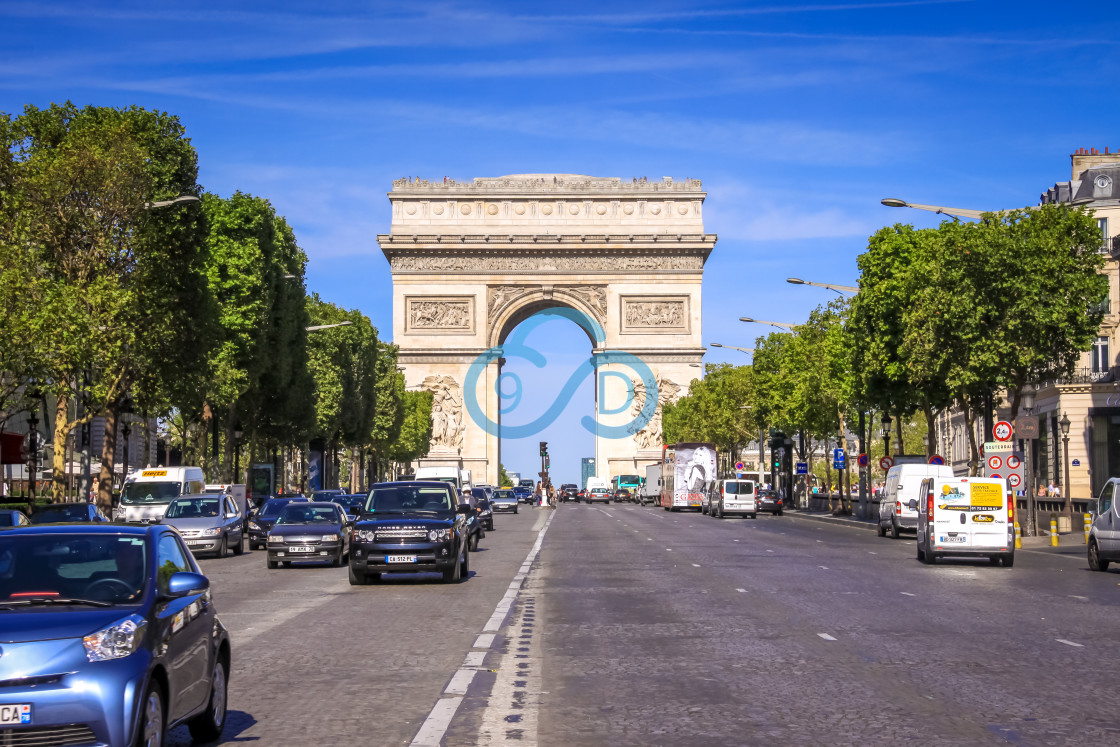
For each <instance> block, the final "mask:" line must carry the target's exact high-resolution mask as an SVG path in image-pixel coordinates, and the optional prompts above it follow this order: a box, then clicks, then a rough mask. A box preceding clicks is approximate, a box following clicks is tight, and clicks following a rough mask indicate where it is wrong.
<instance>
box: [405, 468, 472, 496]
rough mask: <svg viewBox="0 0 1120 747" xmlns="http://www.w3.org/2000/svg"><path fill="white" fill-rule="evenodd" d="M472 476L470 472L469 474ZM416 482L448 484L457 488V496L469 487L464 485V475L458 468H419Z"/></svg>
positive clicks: (415, 478)
mask: <svg viewBox="0 0 1120 747" xmlns="http://www.w3.org/2000/svg"><path fill="white" fill-rule="evenodd" d="M467 474H468V475H469V474H470V473H469V472H468V473H467ZM413 479H414V480H434V481H436V482H446V483H447V484H449V485H454V486H455V495H459V494H460V493H462V492H463V491H464V490H466V489H467V488H468V487H470V486H469V485H464V484H463V474H462V471H460V469H459V468H458V467H417V468H416V476H415V477H414V478H413Z"/></svg>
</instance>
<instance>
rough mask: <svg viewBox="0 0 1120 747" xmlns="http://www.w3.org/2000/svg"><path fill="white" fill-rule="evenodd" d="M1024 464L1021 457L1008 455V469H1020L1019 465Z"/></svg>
mask: <svg viewBox="0 0 1120 747" xmlns="http://www.w3.org/2000/svg"><path fill="white" fill-rule="evenodd" d="M1022 463H1023V460H1022V459H1020V458H1019V457H1017V456H1015V455H1014V454H1008V455H1007V468H1008V469H1019V465H1020V464H1022Z"/></svg>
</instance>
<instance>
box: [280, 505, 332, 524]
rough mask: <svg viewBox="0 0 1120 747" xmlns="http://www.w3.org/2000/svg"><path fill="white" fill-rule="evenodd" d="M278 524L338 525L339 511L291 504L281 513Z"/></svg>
mask: <svg viewBox="0 0 1120 747" xmlns="http://www.w3.org/2000/svg"><path fill="white" fill-rule="evenodd" d="M276 523H277V524H337V523H338V510H337V509H336V508H335V507H334V506H308V505H307V504H305V503H289V504H288V505H287V506H284V510H283V511H281V512H280V518H279V519H277V520H276Z"/></svg>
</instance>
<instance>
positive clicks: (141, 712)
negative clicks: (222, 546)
mask: <svg viewBox="0 0 1120 747" xmlns="http://www.w3.org/2000/svg"><path fill="white" fill-rule="evenodd" d="M0 569H2V570H0V607H3V610H4V612H3V616H4V650H3V656H0V681H2V682H3V683H4V692H3V703H4V705H3V706H0V743H2V744H13V745H14V744H20V745H32V744H36V745H38V744H42V745H48V744H49V745H63V744H65V745H162V744H163V743H164V741H165V739H164V738H165V736H166V735H167V733H168V732H169V731H171V730H172V729H174V728H175V727H177V726H179V725H180V724H186V725H187V726H188V727H189V728H190V732H191V737H192V738H193V739H194V740H196V741H200V742H212V741H215V740H218V739H219V738H220V737H221V735H222V731H223V730H224V728H225V724H226V712H227V711H226V692H227V689H226V685H227V682H228V679H229V664H230V646H231V644H230V637H229V633H228V632H227V631H226V628H225V626H224V625H223V624H222V622H221V620H220V619H219V618H218V617H217V614H216V610H217V604H216V603H215V600H214V599H213V598H212V597H211V593H210V582H209V580H207V578H206V576H204V575H202V573H201V572H200V571H199V568H198V565H197V564H196V563H195V561H194V559H193V558H192V557H191V554H190V552H189V551H188V550H187V548H186V546H184V545H183V542H182V539H181V538H180V537H179V536H178V533H177V532H176V531H175V530H174V529H172V528H171V527H169V526H164V525H155V524H153V525H137V524H127V525H126V524H110V523H96V524H85V525H81V524H67V525H61V524H53V525H39V526H27V527H16V528H12V529H7V530H5V531H3V532H0Z"/></svg>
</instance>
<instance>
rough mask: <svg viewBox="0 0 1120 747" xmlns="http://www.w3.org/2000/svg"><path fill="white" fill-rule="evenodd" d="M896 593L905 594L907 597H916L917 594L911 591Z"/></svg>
mask: <svg viewBox="0 0 1120 747" xmlns="http://www.w3.org/2000/svg"><path fill="white" fill-rule="evenodd" d="M898 593H899V594H905V595H906V596H908V597H916V596H917V594H911V593H910V592H908V591H900V592H898Z"/></svg>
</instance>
